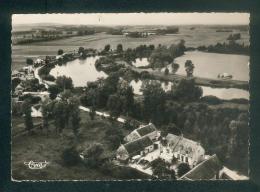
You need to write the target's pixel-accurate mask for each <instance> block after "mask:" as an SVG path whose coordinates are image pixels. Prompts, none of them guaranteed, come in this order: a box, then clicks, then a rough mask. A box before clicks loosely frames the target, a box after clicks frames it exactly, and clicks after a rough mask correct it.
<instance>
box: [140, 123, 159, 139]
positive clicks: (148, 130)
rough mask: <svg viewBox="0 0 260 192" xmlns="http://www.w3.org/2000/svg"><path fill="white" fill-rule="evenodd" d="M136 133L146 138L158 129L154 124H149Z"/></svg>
mask: <svg viewBox="0 0 260 192" xmlns="http://www.w3.org/2000/svg"><path fill="white" fill-rule="evenodd" d="M136 131H137V132H138V134H139V135H140V136H141V137H142V136H145V135H147V134H149V133H152V132H154V131H156V128H155V126H154V124H152V123H149V124H148V125H145V126H143V127H139V128H137V129H136Z"/></svg>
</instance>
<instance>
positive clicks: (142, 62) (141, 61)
mask: <svg viewBox="0 0 260 192" xmlns="http://www.w3.org/2000/svg"><path fill="white" fill-rule="evenodd" d="M132 64H133V65H134V66H135V67H143V66H147V65H149V62H148V60H147V58H141V59H140V58H138V59H136V60H135V62H133V63H132Z"/></svg>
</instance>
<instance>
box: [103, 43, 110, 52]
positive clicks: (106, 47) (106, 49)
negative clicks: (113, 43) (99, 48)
mask: <svg viewBox="0 0 260 192" xmlns="http://www.w3.org/2000/svg"><path fill="white" fill-rule="evenodd" d="M104 51H105V52H109V51H110V45H109V44H107V45H105V47H104Z"/></svg>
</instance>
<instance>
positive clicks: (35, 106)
mask: <svg viewBox="0 0 260 192" xmlns="http://www.w3.org/2000/svg"><path fill="white" fill-rule="evenodd" d="M41 106H42V105H41V104H36V105H33V106H32V107H33V108H35V109H36V110H39V109H40V108H41Z"/></svg>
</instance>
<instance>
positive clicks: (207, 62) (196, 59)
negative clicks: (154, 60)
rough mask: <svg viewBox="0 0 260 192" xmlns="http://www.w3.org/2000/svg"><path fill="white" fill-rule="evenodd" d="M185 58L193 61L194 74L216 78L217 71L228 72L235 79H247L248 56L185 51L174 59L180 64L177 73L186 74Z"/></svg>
mask: <svg viewBox="0 0 260 192" xmlns="http://www.w3.org/2000/svg"><path fill="white" fill-rule="evenodd" d="M186 60H191V61H192V62H193V63H194V65H195V69H194V73H193V75H194V76H198V77H206V78H217V76H218V74H219V73H229V74H231V75H233V79H235V80H243V81H249V67H248V62H249V56H246V55H234V54H220V53H205V52H201V51H187V52H185V55H183V56H181V57H178V58H176V59H175V61H174V62H175V63H178V64H179V65H180V68H179V69H178V71H177V74H185V75H186V72H185V68H184V64H185V62H186ZM168 67H170V66H168ZM170 71H171V70H170Z"/></svg>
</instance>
